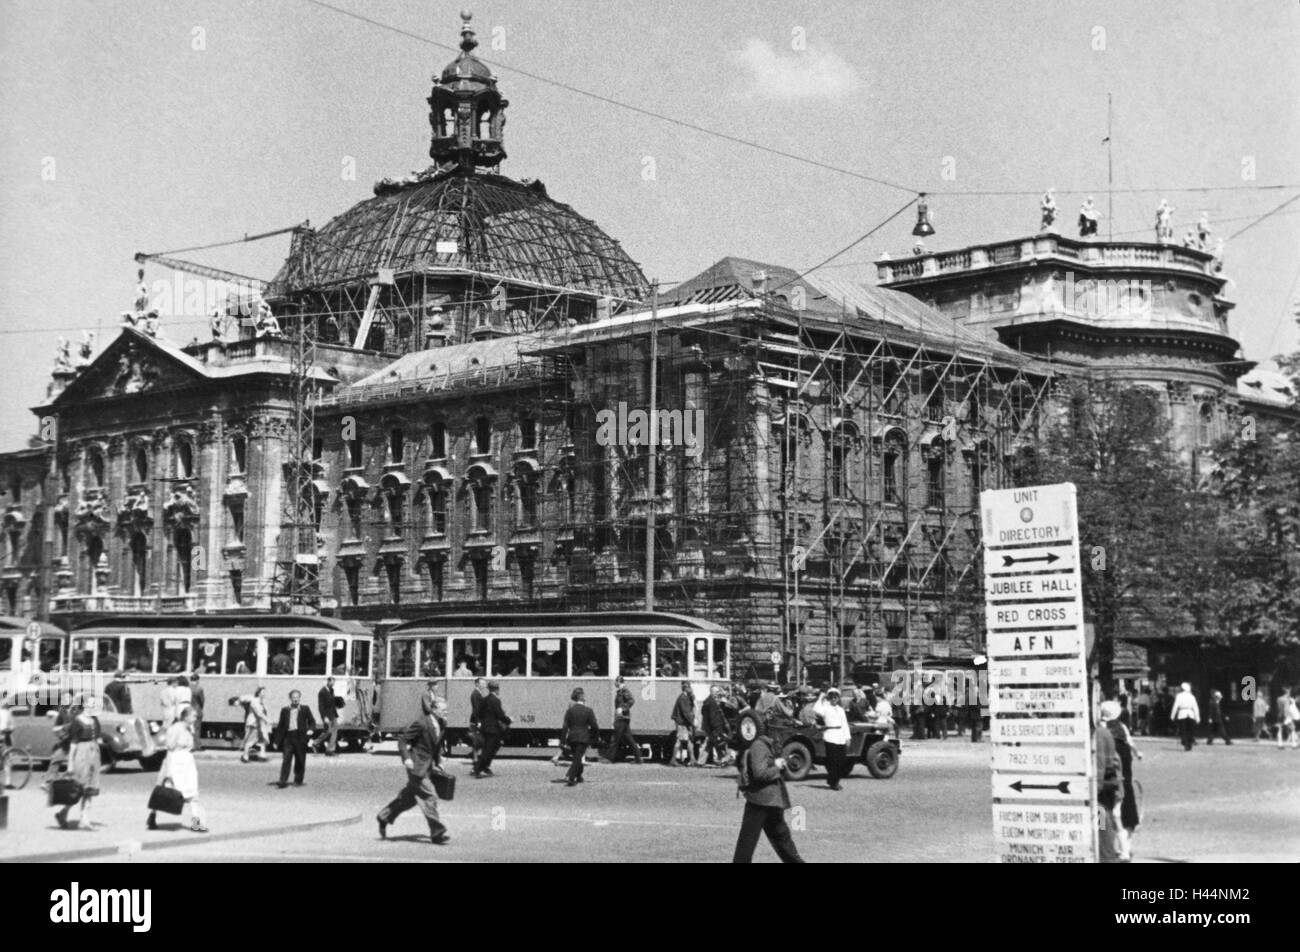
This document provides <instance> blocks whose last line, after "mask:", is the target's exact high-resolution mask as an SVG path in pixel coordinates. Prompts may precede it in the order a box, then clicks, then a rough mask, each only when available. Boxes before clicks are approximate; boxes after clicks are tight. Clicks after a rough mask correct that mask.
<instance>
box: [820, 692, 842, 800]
mask: <svg viewBox="0 0 1300 952" xmlns="http://www.w3.org/2000/svg"><path fill="white" fill-rule="evenodd" d="M813 713H814V714H816V715H817V716H818V717H820V718H821V719H822V723H823V724H825V725H826V727H825V730H823V731H822V743H823V744H824V745H825V747H826V782H827V784H829V786H830V788H831V789H832V790H839V789H841V787H840V778H841V777H843V776H844V775H845V774H847V773H848V769H847V758H846V756H845V753H846V751H847V750H848V746H849V737H850V734H849V717H848V713H847V712H846V711H845V710H844V708H843V706H841V704H840V692H839V689H838V688H831V689H830V690H828V691H827V692H826V693H825V694H823V695H822V696H821V697H819V698H818V699H817V703H816V704H815V705H813Z"/></svg>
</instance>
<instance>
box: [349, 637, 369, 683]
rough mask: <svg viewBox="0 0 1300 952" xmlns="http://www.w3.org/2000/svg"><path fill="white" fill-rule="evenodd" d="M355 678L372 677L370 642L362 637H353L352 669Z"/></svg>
mask: <svg viewBox="0 0 1300 952" xmlns="http://www.w3.org/2000/svg"><path fill="white" fill-rule="evenodd" d="M349 673H350V674H351V675H352V676H353V677H354V678H368V677H370V642H369V641H366V640H364V639H361V638H353V639H352V670H351V672H349Z"/></svg>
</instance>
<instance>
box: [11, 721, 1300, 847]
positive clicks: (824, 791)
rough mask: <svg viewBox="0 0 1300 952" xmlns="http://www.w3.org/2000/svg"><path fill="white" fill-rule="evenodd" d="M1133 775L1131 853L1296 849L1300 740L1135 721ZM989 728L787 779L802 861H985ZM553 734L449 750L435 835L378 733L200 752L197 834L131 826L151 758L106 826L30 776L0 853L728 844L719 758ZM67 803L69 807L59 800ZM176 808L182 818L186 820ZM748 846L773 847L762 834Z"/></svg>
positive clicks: (109, 798) (116, 799) (735, 811)
mask: <svg viewBox="0 0 1300 952" xmlns="http://www.w3.org/2000/svg"><path fill="white" fill-rule="evenodd" d="M1139 747H1140V749H1141V750H1142V751H1143V752H1144V753H1145V755H1146V758H1145V760H1143V761H1141V762H1140V763H1139V764H1138V766H1137V778H1138V781H1139V783H1140V784H1141V785H1142V787H1143V790H1144V802H1143V821H1142V825H1141V827H1140V828H1139V830H1138V834H1137V836H1136V838H1135V841H1134V853H1135V862H1159V863H1194V862H1295V861H1296V860H1297V859H1300V751H1293V750H1283V751H1279V750H1277V749H1276V748H1275V747H1273V746H1272V745H1264V744H1253V743H1250V742H1238V743H1236V744H1234V745H1233V746H1231V747H1223V746H1220V745H1215V746H1214V747H1206V746H1205V745H1204V744H1201V745H1198V746H1197V747H1196V748H1194V749H1193V750H1192V751H1190V752H1184V751H1183V750H1182V749H1181V748H1179V747H1178V745H1177V743H1176V742H1175V741H1174V740H1172V739H1166V738H1159V739H1152V738H1140V739H1139ZM991 749H992V748H991V746H990V745H989V744H988V743H987V742H985V743H981V744H972V743H971V742H970V740H969V738H957V737H953V738H950V739H949V740H947V741H937V740H935V741H921V742H914V741H909V740H907V739H906V738H905V739H904V742H903V757H902V761H901V766H900V768H899V771H898V774H897V775H896V776H895V777H894V778H893V779H891V780H875V779H873V778H871V777H870V776H869V775H868V774H867V773H866V771H865V770H864V769H863V768H862V766H861V765H857V766H856V768H855V769H854V772H853V774H852V775H851V776H850V777H849V778H847V779H846V780H845V782H844V790H843V791H842V792H835V791H831V790H830V789H829V788H828V787H827V786H826V783H825V779H824V775H823V773H822V771H821V770H820V768H818V769H817V770H815V771H814V773H813V774H812V776H811V777H810V778H809V779H808V780H807V781H804V782H802V783H797V784H790V795H791V800H792V801H793V804H794V807H795V809H793V810H792V811H791V812H790V814H789V820H790V823H791V826H792V828H793V829H794V831H795V832H794V835H795V841H796V843H797V844H798V847H799V849H800V851H801V852H802V853H803V855H804V856H805V858H806V859H808V860H809V861H820V862H854V861H856V862H862V861H871V862H990V861H992V859H993V839H992V815H991V786H990V771H989V759H990V756H991ZM553 753H554V751H549V750H544V749H534V750H518V751H510V750H507V751H505V752H504V756H502V757H500V758H499V759H498V760H497V762H496V764H495V765H494V771H495V776H493V777H489V778H485V779H482V780H476V779H473V778H472V777H470V775H469V766H468V763H467V762H466V761H465V760H464V759H463V758H455V759H452V760H450V761H449V764H450V769H451V771H452V772H453V773H454V774H456V776H457V778H458V779H457V791H456V798H455V799H454V800H452V801H450V802H443V803H441V804H440V810H441V814H442V818H443V820H444V822H445V823H446V824H447V826H448V828H449V830H450V831H451V835H452V842H451V844H450V845H449V846H445V847H435V846H433V845H432V844H431V843H430V842H429V837H428V833H427V828H426V827H425V825H424V823H423V822H422V820H421V818H420V816H419V813H418V812H417V811H411V812H409V813H407V814H405V815H403V816H402V817H401V818H400V819H399V820H398V822H397V823H396V824H394V825H393V826H392V827H390V829H389V831H388V839H387V840H381V839H380V838H379V834H378V830H377V828H376V825H375V822H374V814H375V813H376V812H377V811H378V809H379V808H380V807H381V806H382V805H383V804H384V803H385V802H387V801H388V800H389V799H391V798H392V797H393V796H394V795H395V794H396V792H397V791H398V789H399V788H400V787H401V785H402V778H403V771H402V769H401V765H400V763H398V761H397V757H396V754H395V752H394V751H393V750H392V749H391V745H385V746H384V747H381V748H379V749H378V750H376V751H374V752H371V753H368V754H351V755H340V756H338V757H333V758H325V757H320V756H314V755H313V756H311V757H309V758H308V762H307V777H306V780H307V783H306V785H305V786H303V787H290V788H288V789H285V790H280V789H277V788H276V787H275V783H274V782H275V780H276V779H278V770H279V764H278V759H276V760H274V761H273V762H271V763H266V764H240V763H239V761H238V755H237V754H236V753H233V752H224V751H223V752H205V753H203V754H200V755H199V759H200V763H199V775H200V786H201V789H202V791H203V799H204V803H205V806H206V808H207V811H208V817H207V822H208V826H209V827H210V828H211V829H212V832H211V833H209V834H195V833H191V832H189V830H188V829H187V828H186V826H183V825H181V823H180V818H169V822H170V823H171V824H172V828H171V829H163V830H159V831H157V832H153V833H151V832H149V831H146V830H145V828H144V819H145V814H146V811H145V808H144V804H145V802H146V801H147V799H148V795H149V791H150V789H151V788H152V785H153V780H154V775H153V774H146V773H144V772H142V771H140V770H138V769H137V768H136V767H134V766H127V767H124V768H122V769H120V770H119V771H116V772H114V773H110V774H105V776H104V779H103V788H104V791H105V792H104V795H103V796H102V797H101V798H100V799H99V800H98V801H96V809H95V817H96V819H98V820H101V821H103V822H104V824H105V825H104V827H103V828H102V829H99V830H94V831H79V830H76V831H63V830H59V829H58V828H57V827H56V826H55V824H54V821H53V813H54V811H53V810H52V809H51V808H49V807H47V806H45V800H44V795H43V794H42V793H41V791H40V790H39V789H38V781H37V780H34V781H33V783H32V784H30V785H29V786H28V789H27V790H24V791H20V792H18V793H16V794H14V795H13V796H12V797H11V806H10V822H9V830H8V831H4V832H0V861H4V860H10V861H12V860H19V859H33V860H44V861H54V862H57V861H83V862H85V861H90V862H94V861H108V862H117V861H129V862H229V861H240V862H303V861H316V862H324V861H328V862H384V863H393V862H429V861H444V862H503V861H504V862H509V861H519V862H525V861H533V862H555V861H566V862H601V861H603V862H610V861H621V862H628V861H633V862H696V861H706V862H708V861H712V862H718V861H726V860H729V859H730V857H731V851H732V849H733V847H734V845H735V837H736V831H737V827H738V824H739V820H740V813H741V810H742V805H741V801H740V800H738V799H737V798H736V787H735V773H734V771H733V770H730V769H712V768H706V769H697V768H670V767H667V766H664V765H661V764H660V765H651V764H646V765H643V766H639V767H638V766H635V765H632V764H619V765H606V764H589V765H588V767H587V769H586V782H585V783H584V784H582V785H581V786H579V787H575V788H568V787H566V786H565V785H564V784H563V782H562V780H563V775H564V769H563V768H561V767H555V766H552V765H551V764H550V763H549V758H550V756H551V755H552V754H553ZM73 813H74V815H75V813H76V811H75V809H74V811H73ZM187 822H188V820H187V819H186V823H187ZM755 860H756V861H759V862H772V861H775V855H774V854H773V853H772V851H771V849H770V847H769V846H768V845H767V844H766V843H760V845H759V848H758V852H757V854H756V856H755Z"/></svg>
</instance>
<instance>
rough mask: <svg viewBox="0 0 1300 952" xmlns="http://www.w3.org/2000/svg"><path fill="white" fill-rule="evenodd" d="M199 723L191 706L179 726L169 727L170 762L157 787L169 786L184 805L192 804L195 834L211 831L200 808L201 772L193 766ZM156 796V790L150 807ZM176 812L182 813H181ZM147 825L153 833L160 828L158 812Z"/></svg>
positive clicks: (165, 762) (183, 710)
mask: <svg viewBox="0 0 1300 952" xmlns="http://www.w3.org/2000/svg"><path fill="white" fill-rule="evenodd" d="M197 720H198V712H197V711H195V710H194V708H192V707H184V708H182V709H181V711H180V718H179V719H178V720H177V721H176V723H175V724H173V725H172V726H171V727H169V728H167V739H166V741H165V743H166V745H167V759H166V760H164V761H163V765H162V770H161V771H160V772H159V775H158V784H159V786H160V787H161V786H163V785H165V784H168V783H170V785H171V786H173V787H175V788H176V790H178V791H179V792H180V795H181V797H182V799H183V802H184V803H188V804H189V805H190V829H191V830H193V831H194V832H195V833H206V832H208V828H207V827H206V826H205V825H204V824H203V808H202V807H200V806H199V769H198V766H197V765H196V764H195V763H194V724H195V722H196V721H197ZM157 795H158V790H157V788H155V790H154V797H150V798H149V805H150V807H153V806H154V805H155V797H157ZM182 809H183V807H182ZM176 812H177V813H178V814H179V813H180V812H181V811H180V810H177V811H176ZM146 825H147V826H148V827H149V829H151V830H156V829H158V811H157V809H151V810H150V811H149V822H148V823H147V824H146Z"/></svg>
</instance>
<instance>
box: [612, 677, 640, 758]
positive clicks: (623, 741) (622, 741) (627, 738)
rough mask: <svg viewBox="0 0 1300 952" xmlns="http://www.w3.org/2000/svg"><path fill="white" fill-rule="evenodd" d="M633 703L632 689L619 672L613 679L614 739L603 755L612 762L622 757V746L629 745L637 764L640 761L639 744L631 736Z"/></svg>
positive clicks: (634, 699)
mask: <svg viewBox="0 0 1300 952" xmlns="http://www.w3.org/2000/svg"><path fill="white" fill-rule="evenodd" d="M635 703H636V697H635V696H634V695H633V694H632V689H631V688H629V687H628V686H627V685H626V684H625V683H623V676H622V675H621V674H620V675H619V676H618V677H616V678H615V679H614V739H613V740H612V741H610V744H609V748H608V750H609V752H608V753H607V754H606V755H605V756H606V759H607V760H610V761H612V762H613V763H618V762H619V761H620V760H622V759H623V748H624V747H631V748H632V757H633V758H634V759H635V760H636V762H637V763H638V764H640V763H641V746H640V745H639V744H638V743H637V742H636V738H635V737H634V736H632V705H633V704H635Z"/></svg>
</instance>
